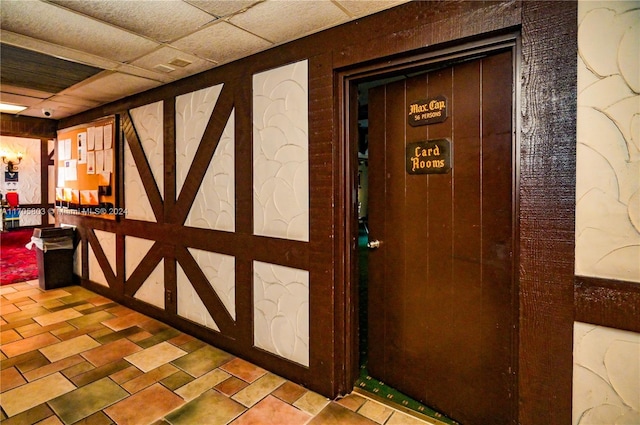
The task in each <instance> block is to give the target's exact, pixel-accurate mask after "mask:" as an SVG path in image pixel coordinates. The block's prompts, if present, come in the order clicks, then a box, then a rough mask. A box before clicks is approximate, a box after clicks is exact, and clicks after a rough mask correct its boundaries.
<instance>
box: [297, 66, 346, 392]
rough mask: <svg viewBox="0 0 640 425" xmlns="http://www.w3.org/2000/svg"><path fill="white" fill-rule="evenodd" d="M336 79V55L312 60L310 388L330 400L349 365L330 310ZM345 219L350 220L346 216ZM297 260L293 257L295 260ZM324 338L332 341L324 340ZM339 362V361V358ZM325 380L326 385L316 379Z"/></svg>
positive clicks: (307, 245) (332, 296)
mask: <svg viewBox="0 0 640 425" xmlns="http://www.w3.org/2000/svg"><path fill="white" fill-rule="evenodd" d="M333 92H334V79H333V72H332V55H331V54H330V53H323V54H321V55H316V56H312V57H310V58H309V242H308V243H304V244H303V245H301V246H300V248H304V249H305V255H304V257H303V258H305V259H306V261H307V264H306V265H305V266H304V267H297V268H302V269H305V270H309V283H310V287H309V301H310V302H309V335H310V338H309V350H310V357H309V365H310V370H309V372H308V374H309V375H311V376H307V377H306V382H308V383H313V385H314V386H317V387H318V388H319V390H320V391H321V392H322V393H324V394H330V393H332V392H333V391H335V389H334V388H332V384H331V383H335V382H336V378H337V377H336V374H337V373H339V372H338V371H339V370H340V369H341V368H336V367H335V365H337V364H341V363H342V362H343V361H344V354H340V353H341V352H340V351H339V350H340V349H342V350H344V347H343V344H341V343H339V342H338V341H342V340H344V336H343V335H341V333H342V332H344V330H343V328H342V327H337V324H336V323H335V313H336V310H335V309H333V308H326V306H333V305H334V304H335V303H336V298H337V297H336V294H337V292H336V291H337V288H336V285H335V282H336V281H335V275H334V271H333V267H332V265H333V264H335V263H334V258H335V252H334V246H333V242H334V241H333V237H334V235H335V233H336V232H335V230H336V229H335V227H334V223H335V219H336V215H337V214H340V210H339V209H334V205H335V204H336V199H335V198H334V189H333V188H334V185H335V184H336V180H335V179H334V177H333V176H334V174H333V173H334V166H333V164H334V158H335V155H336V154H337V152H335V147H334V144H333V143H332V142H333V135H334V111H333V104H334V99H333ZM343 217H344V216H343ZM293 258H295V257H293V256H292V259H293ZM322 335H332V337H331V338H323V337H321V336H322ZM337 352H338V357H337V358H336V353H337ZM318 373H320V374H324V375H325V377H326V379H323V380H320V379H317V377H314V376H312V375H313V374H318Z"/></svg>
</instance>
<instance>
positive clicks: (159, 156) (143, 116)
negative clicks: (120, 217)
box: [124, 102, 164, 222]
mask: <svg viewBox="0 0 640 425" xmlns="http://www.w3.org/2000/svg"><path fill="white" fill-rule="evenodd" d="M162 111H163V103H162V102H156V103H152V104H150V105H145V106H141V107H139V108H135V109H132V110H131V111H130V113H131V119H132V121H133V124H134V126H135V129H136V132H137V134H138V138H139V139H140V143H141V144H142V147H143V151H144V153H145V156H146V158H147V161H148V162H149V166H150V167H151V172H152V174H153V177H154V179H155V181H156V186H157V187H158V189H159V190H160V193H161V194H162V193H163V191H164V188H163V186H164V183H163V182H164V174H163V167H164V148H163V146H162V141H163V133H162V131H163V122H164V120H163V117H162ZM124 183H125V184H124V204H125V207H126V217H127V218H128V219H135V220H143V221H151V222H155V221H156V218H155V216H154V214H153V210H152V208H151V204H150V203H149V197H148V196H147V194H146V192H145V190H144V186H143V185H142V179H141V178H140V173H139V172H138V168H137V167H136V164H135V162H134V160H133V155H132V154H131V148H130V147H129V142H128V141H126V142H125V144H124Z"/></svg>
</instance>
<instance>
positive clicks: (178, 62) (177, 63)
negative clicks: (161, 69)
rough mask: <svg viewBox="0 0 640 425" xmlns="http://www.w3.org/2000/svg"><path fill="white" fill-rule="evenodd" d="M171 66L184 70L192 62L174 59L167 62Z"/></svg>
mask: <svg viewBox="0 0 640 425" xmlns="http://www.w3.org/2000/svg"><path fill="white" fill-rule="evenodd" d="M169 63H170V64H171V65H175V66H179V67H180V68H184V67H185V66H187V65H191V64H192V63H193V62H191V61H188V60H186V59H182V58H175V59H172V60H171V61H170V62H169Z"/></svg>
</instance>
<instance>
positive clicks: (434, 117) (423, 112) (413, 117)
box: [409, 96, 447, 127]
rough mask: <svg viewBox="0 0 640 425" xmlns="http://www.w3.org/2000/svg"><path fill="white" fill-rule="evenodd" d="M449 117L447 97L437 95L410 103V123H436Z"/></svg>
mask: <svg viewBox="0 0 640 425" xmlns="http://www.w3.org/2000/svg"><path fill="white" fill-rule="evenodd" d="M446 119H447V98H446V97H444V96H436V97H432V98H430V99H422V100H416V101H415V102H411V103H410V104H409V125H411V126H413V127H416V126H419V125H428V124H436V123H439V122H443V121H444V120H446Z"/></svg>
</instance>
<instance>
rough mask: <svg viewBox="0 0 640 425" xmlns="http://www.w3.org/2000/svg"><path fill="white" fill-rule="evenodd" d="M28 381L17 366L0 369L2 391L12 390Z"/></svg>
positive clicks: (0, 387) (0, 390)
mask: <svg viewBox="0 0 640 425" xmlns="http://www.w3.org/2000/svg"><path fill="white" fill-rule="evenodd" d="M26 383H27V381H26V380H25V379H24V378H23V377H22V375H21V374H20V372H18V369H16V368H15V367H9V368H7V369H3V370H2V371H0V392H5V391H8V390H11V389H13V388H16V387H19V386H20V385H22V384H26Z"/></svg>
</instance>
